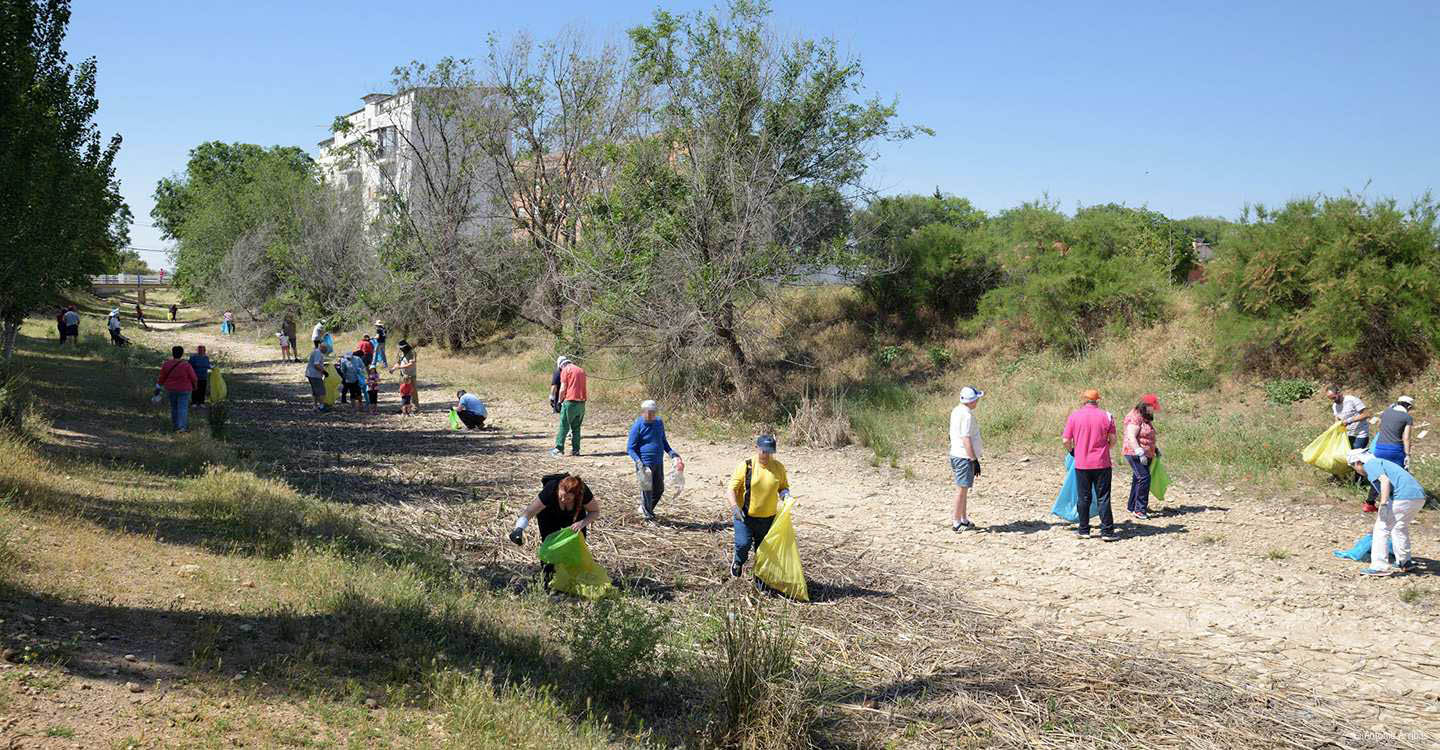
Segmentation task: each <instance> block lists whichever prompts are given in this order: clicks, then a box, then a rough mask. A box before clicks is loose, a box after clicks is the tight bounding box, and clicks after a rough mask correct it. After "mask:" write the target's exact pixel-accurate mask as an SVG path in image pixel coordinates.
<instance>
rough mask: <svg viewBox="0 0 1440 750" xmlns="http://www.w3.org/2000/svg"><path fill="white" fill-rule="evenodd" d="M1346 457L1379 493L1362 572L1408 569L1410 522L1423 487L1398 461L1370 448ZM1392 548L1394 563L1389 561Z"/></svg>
mask: <svg viewBox="0 0 1440 750" xmlns="http://www.w3.org/2000/svg"><path fill="white" fill-rule="evenodd" d="M1345 460H1346V461H1348V462H1349V463H1350V466H1351V468H1353V469H1355V472H1356V473H1357V474H1359V475H1360V476H1362V477H1364V478H1365V479H1366V480H1367V481H1368V482H1370V486H1372V487H1374V488H1375V492H1376V493H1378V494H1379V500H1378V501H1377V504H1378V506H1379V510H1378V512H1376V514H1375V529H1374V531H1373V532H1371V535H1370V567H1369V568H1366V569H1365V571H1364V573H1365V575H1369V576H1388V575H1393V574H1395V573H1398V572H1403V571H1406V570H1408V569H1409V568H1410V567H1411V566H1412V565H1413V563H1412V561H1411V559H1410V522H1411V521H1412V520H1414V519H1415V514H1417V513H1419V512H1420V508H1421V507H1423V506H1424V505H1425V490H1424V489H1423V488H1421V487H1420V483H1419V482H1417V481H1415V477H1412V476H1410V472H1408V471H1405V469H1404V468H1403V467H1401V466H1400V465H1399V464H1397V463H1395V462H1393V461H1386V460H1385V459H1383V458H1376V457H1375V455H1374V454H1372V453H1370V452H1369V451H1362V450H1352V451H1350V453H1349V454H1348V455H1347V456H1346V457H1345ZM1392 550H1393V552H1394V553H1395V564H1394V565H1393V566H1392V565H1391V564H1390V562H1389V558H1390V553H1391V551H1392Z"/></svg>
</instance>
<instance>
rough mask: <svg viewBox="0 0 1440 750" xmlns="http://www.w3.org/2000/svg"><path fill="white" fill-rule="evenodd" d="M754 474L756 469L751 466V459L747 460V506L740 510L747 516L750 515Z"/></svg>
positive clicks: (741, 507)
mask: <svg viewBox="0 0 1440 750" xmlns="http://www.w3.org/2000/svg"><path fill="white" fill-rule="evenodd" d="M754 473H755V467H754V465H753V464H751V459H748V458H747V459H745V504H744V505H742V506H740V510H741V511H743V512H744V513H745V515H747V516H748V515H750V478H751V477H752V476H753V475H754Z"/></svg>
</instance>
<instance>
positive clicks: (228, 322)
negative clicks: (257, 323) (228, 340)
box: [220, 310, 235, 336]
mask: <svg viewBox="0 0 1440 750" xmlns="http://www.w3.org/2000/svg"><path fill="white" fill-rule="evenodd" d="M220 332H221V333H223V334H225V335H226V336H229V335H231V334H234V333H235V313H233V312H230V311H229V310H226V311H225V315H224V320H223V321H222V322H221V323H220Z"/></svg>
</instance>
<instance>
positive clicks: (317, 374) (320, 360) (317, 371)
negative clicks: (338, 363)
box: [305, 343, 327, 411]
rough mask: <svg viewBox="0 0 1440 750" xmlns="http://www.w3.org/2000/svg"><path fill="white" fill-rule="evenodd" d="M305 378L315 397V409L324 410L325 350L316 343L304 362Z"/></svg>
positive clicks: (312, 395) (311, 393)
mask: <svg viewBox="0 0 1440 750" xmlns="http://www.w3.org/2000/svg"><path fill="white" fill-rule="evenodd" d="M305 379H306V380H308V381H310V395H311V397H313V398H314V399H315V411H325V410H326V409H327V407H326V406H325V352H324V350H322V349H321V348H320V344H318V343H317V344H315V349H314V350H313V351H311V352H310V359H309V360H307V361H306V363H305Z"/></svg>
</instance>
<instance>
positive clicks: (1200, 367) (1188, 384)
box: [1160, 354, 1220, 393]
mask: <svg viewBox="0 0 1440 750" xmlns="http://www.w3.org/2000/svg"><path fill="white" fill-rule="evenodd" d="M1160 374H1161V375H1163V376H1164V377H1165V379H1166V380H1167V381H1169V382H1171V383H1173V384H1175V386H1176V387H1178V388H1180V389H1182V390H1185V391H1188V392H1190V393H1200V392H1202V391H1208V390H1210V389H1211V388H1214V387H1215V384H1216V383H1218V382H1219V381H1220V376H1219V375H1218V374H1217V373H1216V372H1215V367H1214V365H1209V364H1206V363H1204V362H1201V361H1200V360H1198V359H1196V358H1195V357H1192V356H1190V355H1186V354H1180V355H1177V356H1175V357H1172V358H1171V359H1170V361H1168V362H1166V363H1165V366H1164V367H1163V368H1161V371H1160Z"/></svg>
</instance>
